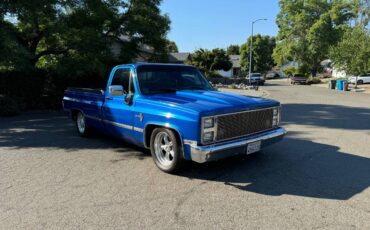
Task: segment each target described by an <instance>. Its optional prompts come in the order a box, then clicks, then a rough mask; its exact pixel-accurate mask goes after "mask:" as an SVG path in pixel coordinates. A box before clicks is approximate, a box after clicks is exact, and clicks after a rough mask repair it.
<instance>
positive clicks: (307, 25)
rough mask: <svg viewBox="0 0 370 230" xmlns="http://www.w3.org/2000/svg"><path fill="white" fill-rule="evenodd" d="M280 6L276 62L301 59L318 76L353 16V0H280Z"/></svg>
mask: <svg viewBox="0 0 370 230" xmlns="http://www.w3.org/2000/svg"><path fill="white" fill-rule="evenodd" d="M279 5H280V8H281V9H280V12H279V14H278V16H277V19H276V22H277V25H278V27H279V33H278V36H277V42H276V43H277V45H276V48H275V49H274V53H273V57H274V60H275V62H276V63H277V64H279V65H281V64H283V63H284V62H286V61H298V62H300V63H301V64H302V65H305V66H307V68H308V69H309V71H310V72H311V74H312V75H313V76H315V75H316V73H317V72H318V70H319V68H320V62H321V61H322V60H324V59H326V58H328V50H329V47H330V46H331V45H333V44H334V45H335V44H336V43H337V42H338V41H339V40H340V38H341V36H342V34H343V27H344V26H345V25H346V24H348V23H349V21H350V20H351V19H352V18H353V17H354V15H355V13H354V6H355V4H354V2H353V1H339V0H338V1H320V0H311V1H304V0H297V1H290V0H280V2H279Z"/></svg>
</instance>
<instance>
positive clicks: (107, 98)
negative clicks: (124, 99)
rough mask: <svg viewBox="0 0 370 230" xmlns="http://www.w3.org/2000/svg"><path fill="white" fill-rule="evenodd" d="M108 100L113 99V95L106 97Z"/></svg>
mask: <svg viewBox="0 0 370 230" xmlns="http://www.w3.org/2000/svg"><path fill="white" fill-rule="evenodd" d="M105 99H106V100H113V97H106V98H105Z"/></svg>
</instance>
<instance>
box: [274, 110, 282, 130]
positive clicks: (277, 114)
mask: <svg viewBox="0 0 370 230" xmlns="http://www.w3.org/2000/svg"><path fill="white" fill-rule="evenodd" d="M280 110H281V109H280V107H275V108H273V110H272V127H276V126H278V125H279V123H280Z"/></svg>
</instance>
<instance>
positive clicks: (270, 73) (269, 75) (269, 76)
mask: <svg viewBox="0 0 370 230" xmlns="http://www.w3.org/2000/svg"><path fill="white" fill-rule="evenodd" d="M280 77H281V75H280V73H279V72H277V71H274V70H271V71H268V72H267V74H266V79H276V78H280Z"/></svg>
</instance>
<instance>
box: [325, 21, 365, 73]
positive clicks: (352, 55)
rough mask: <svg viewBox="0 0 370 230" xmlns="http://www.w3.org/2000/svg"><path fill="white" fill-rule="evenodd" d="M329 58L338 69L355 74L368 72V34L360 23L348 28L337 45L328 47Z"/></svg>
mask: <svg viewBox="0 0 370 230" xmlns="http://www.w3.org/2000/svg"><path fill="white" fill-rule="evenodd" d="M330 58H331V59H332V60H333V62H334V66H335V67H336V68H338V69H339V70H344V71H346V72H347V73H351V74H354V75H356V76H358V75H361V74H366V73H368V72H370V34H369V32H368V31H367V30H366V28H365V27H364V26H363V25H362V24H358V25H357V26H356V27H355V28H353V29H352V28H348V29H347V30H346V32H345V33H344V36H343V39H342V40H341V41H340V42H339V43H338V45H337V46H332V47H331V48H330Z"/></svg>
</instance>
